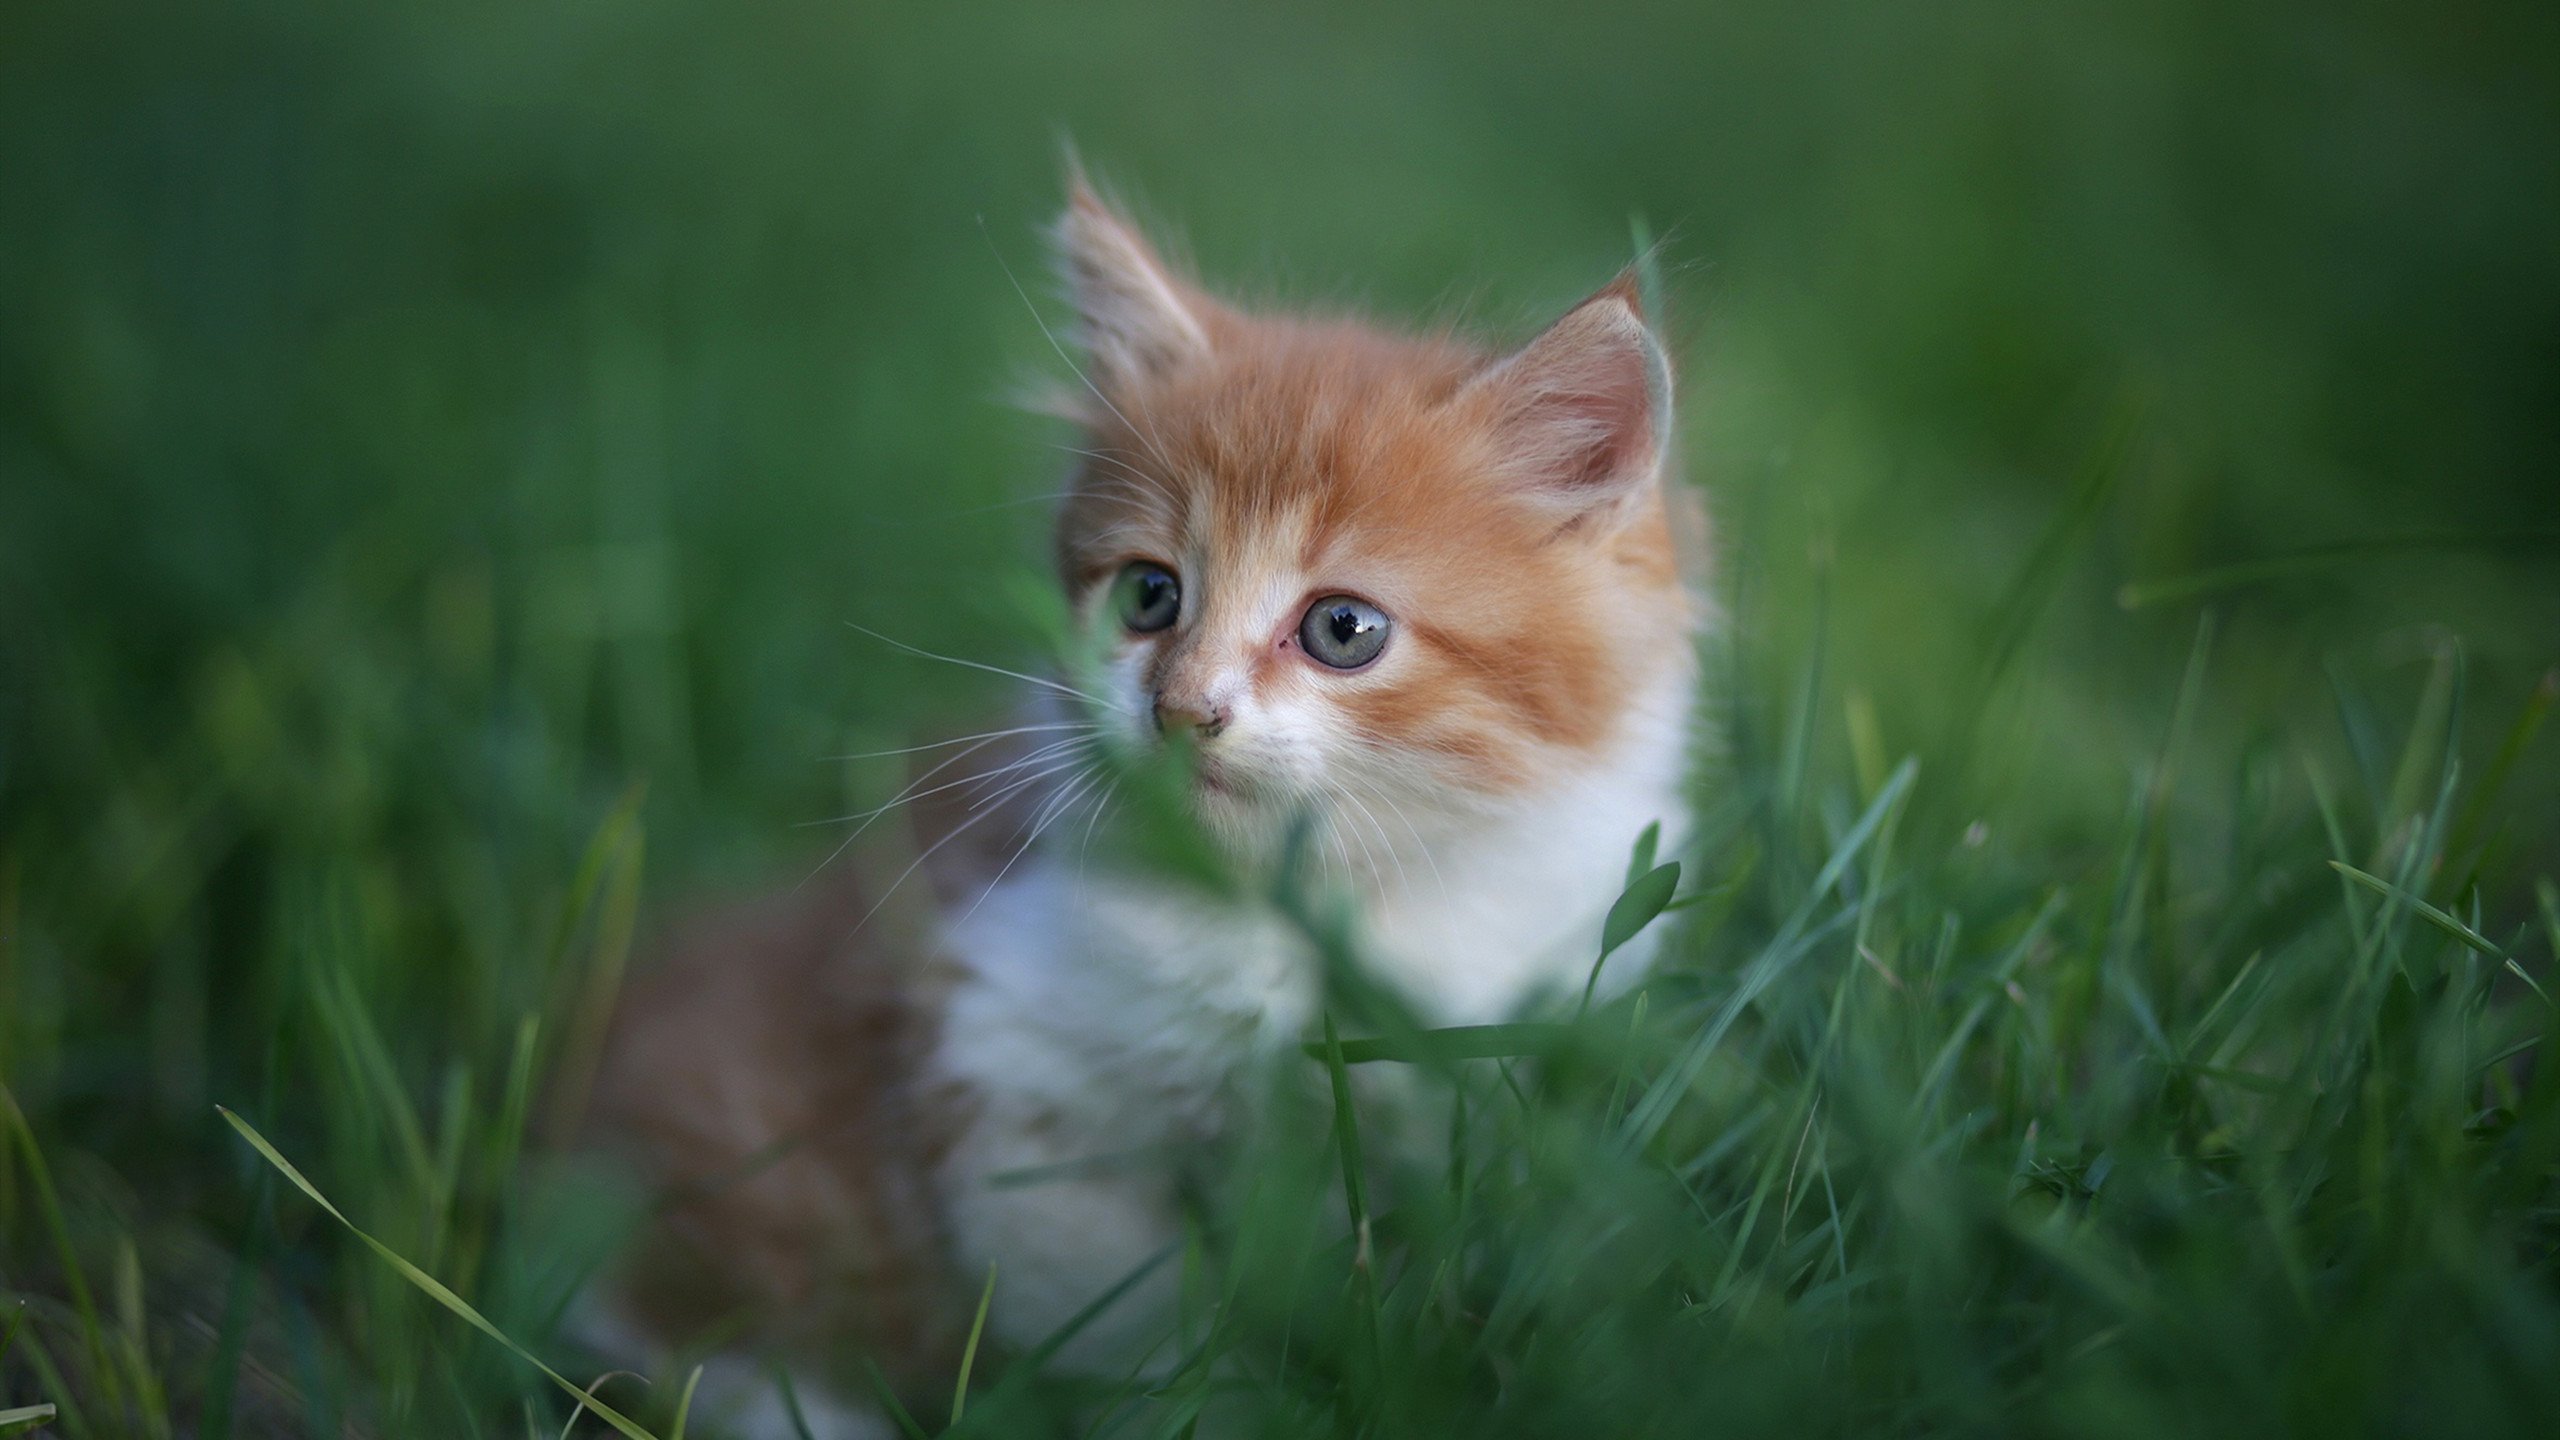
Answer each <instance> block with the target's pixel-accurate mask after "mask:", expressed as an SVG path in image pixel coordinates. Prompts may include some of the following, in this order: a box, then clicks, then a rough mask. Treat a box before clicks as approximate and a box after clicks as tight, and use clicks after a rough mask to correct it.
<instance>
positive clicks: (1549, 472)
mask: <svg viewBox="0 0 2560 1440" xmlns="http://www.w3.org/2000/svg"><path fill="white" fill-rule="evenodd" d="M1463 393H1464V395H1465V397H1467V398H1471V399H1473V400H1474V401H1476V402H1477V403H1480V404H1483V405H1486V406H1488V407H1489V409H1490V415H1491V420H1490V423H1491V424H1492V425H1493V427H1494V429H1495V432H1496V435H1497V437H1498V438H1497V443H1498V445H1499V446H1500V448H1501V451H1502V453H1503V455H1504V457H1505V463H1504V469H1505V471H1506V472H1507V476H1508V478H1509V479H1510V480H1511V482H1512V484H1513V485H1514V486H1516V487H1517V488H1519V489H1520V490H1521V491H1523V492H1524V493H1525V494H1526V495H1527V496H1528V497H1529V498H1530V499H1532V500H1533V501H1535V502H1536V503H1538V504H1540V505H1542V506H1547V507H1551V508H1553V509H1554V510H1556V511H1557V512H1558V513H1559V514H1560V515H1562V516H1564V517H1566V518H1580V517H1582V516H1583V515H1586V514H1588V513H1590V512H1592V511H1594V510H1597V509H1600V508H1603V507H1608V506H1613V505H1615V504H1617V503H1618V502H1620V501H1623V500H1625V499H1627V498H1629V497H1631V496H1633V495H1636V494H1638V493H1640V492H1641V491H1642V490H1643V489H1644V487H1645V486H1647V485H1649V484H1650V483H1651V482H1652V481H1653V478H1654V475H1655V473H1656V471H1657V470H1658V469H1659V468H1660V466H1661V464H1662V457H1663V453H1664V451H1665V450H1666V449H1667V448H1668V443H1669V438H1670V434H1671V362H1670V360H1669V358H1668V357H1666V356H1665V355H1664V354H1663V351H1662V346H1661V345H1660V344H1659V343H1658V342H1656V341H1655V339H1654V338H1653V331H1652V329H1651V327H1649V326H1647V325H1646V324H1645V323H1644V312H1643V308H1642V305H1641V303H1640V302H1639V300H1638V298H1637V291H1636V277H1635V272H1633V271H1629V272H1627V273H1626V274H1624V275H1621V276H1619V277H1618V278H1617V280H1615V281H1614V282H1612V283H1611V284H1610V285H1609V287H1608V288H1607V289H1605V290H1602V291H1601V292H1600V293H1599V294H1597V295H1594V296H1592V297H1591V298H1590V299H1588V300H1585V301H1583V302H1582V303H1581V304H1579V305H1577V306H1575V307H1574V308H1573V309H1572V310H1570V311H1568V312H1566V314H1565V317H1564V318H1563V319H1561V320H1558V321H1557V322H1556V323H1555V324H1553V325H1550V326H1548V327H1547V329H1546V333H1544V334H1542V335H1540V336H1539V337H1538V338H1537V339H1535V340H1532V341H1530V342H1529V343H1528V345H1527V346H1526V347H1524V348H1522V349H1521V350H1520V351H1518V352H1517V353H1515V354H1513V355H1511V356H1510V357H1509V358H1507V359H1505V360H1501V361H1499V362H1497V363H1496V364H1495V365H1494V366H1493V367H1492V368H1491V369H1489V370H1486V371H1485V372H1484V373H1482V374H1480V375H1478V376H1476V377H1475V378H1474V379H1473V380H1470V381H1468V382H1467V386H1466V390H1465V391H1464V392H1463Z"/></svg>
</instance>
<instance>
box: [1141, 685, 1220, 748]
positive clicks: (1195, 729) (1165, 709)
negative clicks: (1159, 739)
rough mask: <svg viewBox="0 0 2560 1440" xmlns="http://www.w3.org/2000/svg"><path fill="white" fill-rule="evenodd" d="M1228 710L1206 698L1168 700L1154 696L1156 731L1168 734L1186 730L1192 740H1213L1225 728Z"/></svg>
mask: <svg viewBox="0 0 2560 1440" xmlns="http://www.w3.org/2000/svg"><path fill="white" fill-rule="evenodd" d="M1227 716H1228V710H1227V707H1226V706H1224V705H1212V704H1210V703H1209V702H1208V701H1206V700H1168V699H1166V698H1165V697H1163V696H1161V695H1159V696H1157V697H1156V733H1158V734H1160V735H1170V734H1172V733H1173V732H1174V731H1176V730H1188V731H1190V732H1191V738H1193V739H1194V740H1214V739H1216V738H1217V735H1218V732H1219V731H1221V730H1224V729H1226V728H1227Z"/></svg>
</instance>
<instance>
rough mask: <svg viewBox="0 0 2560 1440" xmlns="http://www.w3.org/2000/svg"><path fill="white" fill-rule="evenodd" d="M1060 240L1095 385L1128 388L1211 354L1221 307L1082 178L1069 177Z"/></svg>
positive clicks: (1058, 233)
mask: <svg viewBox="0 0 2560 1440" xmlns="http://www.w3.org/2000/svg"><path fill="white" fill-rule="evenodd" d="M1056 239H1057V247H1058V260H1059V264H1060V265H1061V266H1062V267H1063V268H1064V269H1065V271H1066V275H1067V285H1068V288H1069V290H1070V291H1072V292H1073V294H1074V297H1075V304H1076V314H1077V318H1078V321H1079V324H1080V335H1081V339H1082V340H1083V343H1084V352H1085V358H1086V360H1087V362H1088V363H1089V365H1090V366H1091V369H1092V372H1093V374H1092V379H1093V381H1094V383H1095V384H1096V385H1098V386H1099V387H1101V388H1102V389H1103V390H1105V391H1119V390H1125V389H1127V388H1128V387H1129V386H1131V385H1133V384H1138V383H1142V382H1145V381H1149V380H1156V379H1161V378H1163V377H1164V376H1165V375H1167V374H1169V373H1171V372H1172V371H1173V370H1175V369H1178V368H1179V367H1181V366H1182V365H1184V364H1187V363H1189V362H1191V361H1194V360H1198V359H1201V358H1203V357H1205V356H1206V355H1207V354H1208V353H1209V339H1210V330H1211V328H1212V327H1213V326H1214V325H1215V323H1216V318H1215V317H1216V314H1217V305H1216V303H1215V302H1213V301H1211V300H1210V299H1209V298H1208V297H1207V296H1205V295H1202V294H1201V293H1200V292H1199V291H1198V290H1196V289H1194V288H1193V287H1192V286H1190V285H1189V284H1187V283H1185V282H1184V281H1183V280H1181V279H1180V278H1178V277H1177V276H1176V275H1175V274H1174V273H1173V271H1172V269H1171V268H1170V267H1168V266H1167V265H1166V264H1165V263H1164V261H1163V260H1162V259H1161V258H1159V257H1158V256H1157V254H1156V252H1155V248H1154V247H1153V246H1151V245H1149V244H1148V243H1147V241H1146V238H1145V237H1144V236H1142V235H1140V234H1139V233H1138V229H1137V227H1136V226H1134V225H1132V224H1130V223H1129V222H1128V221H1127V220H1124V219H1122V218H1121V217H1120V216H1119V214H1118V213H1116V212H1115V211H1113V210H1112V208H1111V207H1110V206H1109V205H1107V204H1105V203H1104V202H1103V200H1102V197H1100V196H1098V195H1096V194H1094V192H1093V188H1092V187H1091V186H1089V185H1087V184H1086V183H1085V180H1084V176H1083V175H1082V174H1081V173H1074V172H1071V173H1070V175H1069V177H1068V181H1067V211H1066V213H1065V214H1064V215H1061V216H1059V217H1058V228H1057V231H1056Z"/></svg>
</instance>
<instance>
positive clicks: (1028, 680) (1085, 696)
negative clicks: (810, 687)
mask: <svg viewBox="0 0 2560 1440" xmlns="http://www.w3.org/2000/svg"><path fill="white" fill-rule="evenodd" d="M844 623H845V626H846V628H848V629H851V630H857V631H860V632H861V633H862V634H865V635H868V636H870V637H871V638H872V639H874V640H877V641H879V642H880V643H881V644H883V645H889V646H894V647H895V648H897V649H900V650H904V651H906V652H907V653H908V654H910V655H915V656H919V657H921V658H923V659H926V660H939V661H941V662H942V663H944V664H945V665H958V666H960V667H962V668H964V669H968V670H983V671H985V672H986V673H988V674H990V675H1002V676H1004V677H1005V678H1006V679H1008V680H1019V681H1022V682H1023V683H1024V684H1026V685H1038V686H1041V687H1042V688H1044V689H1049V690H1055V691H1057V692H1058V693H1059V694H1061V695H1065V696H1069V697H1071V698H1073V699H1077V700H1081V701H1083V702H1085V703H1086V704H1088V705H1099V706H1101V707H1102V708H1103V709H1105V710H1113V711H1117V712H1119V713H1120V714H1123V715H1126V714H1128V713H1129V707H1128V706H1126V705H1122V704H1120V703H1118V702H1117V701H1112V700H1106V699H1104V698H1103V697H1101V696H1099V695H1095V694H1092V693H1091V692H1089V691H1084V690H1079V689H1077V688H1076V687H1074V686H1073V685H1064V684H1060V683H1059V682H1058V681H1055V680H1044V679H1042V678H1041V677H1039V676H1037V675H1026V674H1024V673H1023V672H1021V671H1019V670H1007V669H1006V668H1004V667H1003V666H1001V665H990V664H988V663H986V662H985V661H983V660H963V659H961V658H960V657H958V656H956V655H937V654H935V653H934V652H932V651H930V650H926V649H921V648H919V647H917V646H914V645H910V644H908V643H907V642H906V641H904V640H896V639H892V638H890V637H889V636H886V635H883V634H881V633H880V632H879V631H877V630H874V629H872V628H870V627H869V626H867V625H862V624H859V623H857V622H855V621H851V620H847V621H846V622H844Z"/></svg>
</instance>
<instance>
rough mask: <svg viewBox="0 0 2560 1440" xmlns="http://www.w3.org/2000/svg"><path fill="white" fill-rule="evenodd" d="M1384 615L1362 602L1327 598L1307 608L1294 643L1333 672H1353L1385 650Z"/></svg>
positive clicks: (1343, 598) (1341, 597)
mask: <svg viewBox="0 0 2560 1440" xmlns="http://www.w3.org/2000/svg"><path fill="white" fill-rule="evenodd" d="M1387 628H1388V624H1387V612H1385V611H1384V610H1381V609H1379V608H1378V607H1377V606H1375V605H1372V604H1370V603H1369V602H1368V601H1366V600H1354V599H1352V598H1351V597H1350V596H1348V595H1328V596H1326V597H1325V598H1324V599H1322V600H1319V601H1317V602H1316V603H1315V604H1313V605H1311V606H1309V607H1307V618H1306V619H1304V620H1301V621H1299V622H1298V643H1299V644H1300V645H1301V646H1304V647H1305V648H1306V652H1307V653H1308V654H1310V655H1313V656H1314V657H1316V658H1317V659H1318V660H1321V661H1323V662H1324V663H1326V664H1327V665H1330V666H1332V667H1333V668H1334V669H1336V670H1357V669H1359V668H1360V667H1361V666H1363V665H1366V664H1368V663H1369V662H1370V661H1372V660H1375V659H1377V658H1378V652H1379V651H1381V650H1384V649H1386V648H1387Z"/></svg>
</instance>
